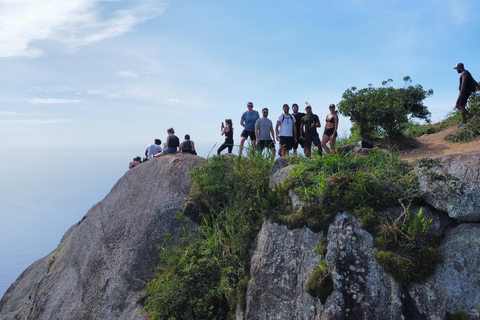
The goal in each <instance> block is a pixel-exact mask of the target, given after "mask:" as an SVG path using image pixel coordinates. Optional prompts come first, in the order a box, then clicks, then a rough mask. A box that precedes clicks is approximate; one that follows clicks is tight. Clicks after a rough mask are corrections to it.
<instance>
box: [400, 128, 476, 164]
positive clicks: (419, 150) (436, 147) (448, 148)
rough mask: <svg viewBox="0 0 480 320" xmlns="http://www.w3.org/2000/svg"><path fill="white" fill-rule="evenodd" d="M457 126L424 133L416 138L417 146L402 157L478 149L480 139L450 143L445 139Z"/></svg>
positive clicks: (431, 155) (432, 155)
mask: <svg viewBox="0 0 480 320" xmlns="http://www.w3.org/2000/svg"><path fill="white" fill-rule="evenodd" d="M457 130H460V129H457V126H456V125H455V126H452V127H449V128H447V129H445V130H443V131H441V132H437V133H433V134H425V135H423V136H421V137H419V138H417V139H415V140H416V142H417V147H416V148H413V149H410V150H408V151H406V152H405V153H404V154H403V155H402V158H403V159H405V160H408V161H413V160H415V159H419V158H436V157H440V156H444V155H447V154H452V153H461V152H467V151H472V150H480V139H477V140H475V141H472V142H468V143H450V142H448V141H446V140H445V137H446V136H447V135H449V134H452V133H455V132H456V131H457Z"/></svg>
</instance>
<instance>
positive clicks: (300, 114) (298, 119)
mask: <svg viewBox="0 0 480 320" xmlns="http://www.w3.org/2000/svg"><path fill="white" fill-rule="evenodd" d="M292 111H293V113H292V115H293V116H294V117H295V125H296V126H297V132H300V125H301V124H302V118H303V117H304V116H305V115H306V114H305V113H303V112H298V104H296V103H294V104H292ZM303 141H305V139H302V136H299V137H298V141H297V143H294V144H293V154H297V149H298V144H300V146H301V147H302V148H303Z"/></svg>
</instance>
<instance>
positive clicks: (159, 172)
mask: <svg viewBox="0 0 480 320" xmlns="http://www.w3.org/2000/svg"><path fill="white" fill-rule="evenodd" d="M201 161H202V158H200V157H197V156H193V155H190V154H180V153H179V154H176V155H168V156H164V157H161V158H159V159H152V160H150V161H148V162H145V163H143V164H140V165H138V166H136V167H135V168H133V169H132V170H129V171H127V172H126V173H125V175H124V176H123V177H122V178H121V179H120V180H119V181H118V182H117V183H116V185H115V186H114V187H113V189H112V190H111V191H110V193H109V194H108V195H107V196H106V197H105V199H103V200H102V201H100V202H99V203H98V204H96V205H94V206H93V207H92V208H91V209H90V210H89V211H88V213H87V214H86V215H85V216H84V217H83V218H82V219H81V220H80V221H79V222H78V223H77V224H75V225H74V226H72V227H71V228H70V229H69V230H68V231H67V232H66V234H65V235H64V237H63V238H62V240H61V242H60V244H59V245H58V247H57V248H56V249H55V250H54V251H52V252H51V253H50V254H49V255H47V256H46V257H44V258H42V259H40V260H38V261H36V262H34V263H33V264H32V265H31V266H29V267H28V268H27V269H26V270H25V271H24V272H23V273H22V274H21V275H20V277H19V278H18V279H17V280H16V281H15V283H13V284H12V285H11V287H10V288H9V289H8V290H7V292H6V293H5V295H4V296H3V298H2V300H0V319H2V320H11V319H30V320H35V319H38V320H40V319H45V320H55V319H58V320H70V319H71V320H77V319H82V320H88V319H92V320H93V319H112V320H114V319H115V320H117V319H145V318H146V317H145V315H143V314H142V307H143V300H144V298H145V293H144V289H145V287H146V284H147V281H149V280H150V279H152V278H153V276H154V274H155V269H156V267H157V264H158V261H159V258H158V249H157V245H159V239H160V238H161V237H162V235H163V234H164V233H170V234H172V236H173V239H178V237H180V236H182V234H181V232H180V230H181V229H182V228H180V227H181V226H180V222H179V221H178V219H175V218H174V216H175V214H176V212H178V211H182V206H183V202H184V198H185V197H186V196H187V195H188V194H189V192H190V187H191V180H190V179H189V178H188V176H187V175H188V173H189V172H190V171H191V170H192V168H195V167H198V165H199V163H200V162H201ZM186 228H187V230H194V229H195V228H197V225H195V224H194V223H193V222H188V223H187V225H186Z"/></svg>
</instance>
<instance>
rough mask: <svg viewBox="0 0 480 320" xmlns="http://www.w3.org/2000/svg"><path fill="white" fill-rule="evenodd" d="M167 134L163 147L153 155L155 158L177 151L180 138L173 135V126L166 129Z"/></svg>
mask: <svg viewBox="0 0 480 320" xmlns="http://www.w3.org/2000/svg"><path fill="white" fill-rule="evenodd" d="M167 134H168V137H167V141H166V142H165V144H164V147H165V148H164V149H163V151H162V152H160V153H157V154H156V155H154V157H155V158H158V157H161V156H163V155H166V154H169V153H175V152H177V148H178V146H179V145H180V140H179V139H178V137H177V136H176V135H175V130H173V128H170V129H168V130H167Z"/></svg>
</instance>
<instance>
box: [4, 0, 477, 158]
mask: <svg viewBox="0 0 480 320" xmlns="http://www.w3.org/2000/svg"><path fill="white" fill-rule="evenodd" d="M478 12H480V2H478V1H475V0H459V1H439V0H432V1H429V0H425V1H395V0H392V1H376V0H372V1H367V0H345V1H341V2H340V1H339V2H333V1H318V0H316V1H309V0H306V1H285V0H280V1H278V0H277V1H249V0H244V1H228V2H225V1H216V0H211V1H198V0H197V1H191V0H177V1H158V0H157V1H153V0H152V1H150V0H136V1H122V0H105V1H99V0H69V1H64V0H48V1H47V0H0V30H1V32H0V73H1V77H0V148H3V149H4V150H10V149H9V147H19V146H25V145H31V146H32V147H37V148H53V149H55V148H62V147H63V146H71V145H75V146H76V147H78V148H82V147H91V146H105V148H106V149H105V150H108V148H109V147H111V148H116V147H122V146H128V148H129V150H131V152H132V154H131V156H132V158H133V156H135V155H141V154H142V152H144V149H145V147H146V146H147V145H148V144H149V143H152V142H153V140H154V139H155V138H160V139H162V140H165V139H166V136H167V134H166V130H167V129H168V128H169V127H174V128H175V130H176V133H177V134H178V135H179V136H181V137H183V135H184V134H186V133H188V134H190V136H191V137H192V140H193V141H195V142H196V143H197V145H199V146H202V147H203V149H205V150H203V149H202V150H200V154H203V155H206V153H207V152H209V150H210V149H211V148H212V147H213V146H215V145H216V144H217V145H218V144H220V143H222V140H223V138H222V137H221V136H220V124H221V122H222V121H224V119H226V118H231V119H233V123H234V129H235V128H237V131H236V134H235V139H236V141H239V135H240V128H241V127H240V126H239V122H240V116H241V114H242V113H243V112H244V111H246V103H247V102H248V101H252V102H253V103H254V105H255V109H256V110H261V109H262V108H263V107H268V108H269V109H270V117H271V118H272V119H275V118H276V117H277V116H278V115H279V114H280V113H281V111H282V105H283V104H284V103H287V104H289V105H291V104H292V103H298V104H299V105H300V106H301V109H303V106H304V103H305V101H308V102H309V103H310V104H311V105H312V107H313V112H314V113H316V114H318V115H319V117H320V119H321V120H322V122H323V119H324V118H325V116H326V114H327V113H328V105H329V104H330V103H338V102H340V101H341V99H342V94H343V92H344V91H345V90H346V89H348V88H350V87H352V86H356V87H358V88H364V87H367V86H368V85H369V84H372V85H373V86H381V83H382V81H383V80H387V79H393V82H392V85H393V86H394V87H402V86H403V85H404V84H403V81H402V79H403V77H404V76H410V77H411V78H412V81H413V82H412V84H420V85H422V86H423V87H424V89H426V90H428V89H433V90H434V95H433V97H430V98H427V99H426V100H425V101H424V103H425V105H427V106H428V108H429V110H430V111H431V112H432V121H434V122H437V121H440V120H442V119H443V118H444V117H445V116H446V115H447V114H448V112H450V111H451V110H453V106H454V102H455V100H456V96H457V94H458V88H457V87H458V75H457V73H456V71H455V70H453V67H454V66H455V64H456V63H457V62H463V63H464V64H465V67H466V69H467V70H469V71H470V72H471V73H472V74H473V76H474V77H475V76H476V75H477V78H480V59H478V53H477V52H478V51H479V50H478V49H479V48H478V47H479V45H480V42H479V41H478V39H477V38H478V36H477V32H476V31H478V30H480V20H479V19H478V18H477V15H476V13H478ZM323 124H324V123H323ZM323 124H322V125H323ZM350 125H351V124H350V122H349V120H348V119H346V118H343V117H341V118H340V124H339V126H340V129H339V132H345V134H346V133H347V132H348V130H349V128H350ZM207 149H208V150H207ZM133 153H135V154H133Z"/></svg>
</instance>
